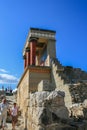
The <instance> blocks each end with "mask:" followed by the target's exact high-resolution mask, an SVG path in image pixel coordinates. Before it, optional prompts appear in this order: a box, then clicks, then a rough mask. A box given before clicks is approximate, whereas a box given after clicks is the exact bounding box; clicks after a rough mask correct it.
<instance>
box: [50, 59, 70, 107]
mask: <svg viewBox="0 0 87 130" xmlns="http://www.w3.org/2000/svg"><path fill="white" fill-rule="evenodd" d="M51 65H52V77H53V78H52V79H53V80H52V82H53V85H55V89H56V90H58V91H59V90H60V91H64V92H65V105H66V106H67V107H70V106H71V105H72V99H71V94H70V91H69V85H68V84H66V83H65V82H66V81H67V80H68V78H67V76H66V75H65V74H64V67H63V66H62V65H61V64H60V62H59V61H58V60H57V59H53V61H52V64H51Z"/></svg>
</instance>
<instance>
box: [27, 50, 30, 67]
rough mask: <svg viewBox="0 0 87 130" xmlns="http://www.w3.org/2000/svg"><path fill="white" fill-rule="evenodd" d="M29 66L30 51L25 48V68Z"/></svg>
mask: <svg viewBox="0 0 87 130" xmlns="http://www.w3.org/2000/svg"><path fill="white" fill-rule="evenodd" d="M29 65H30V49H29V48H26V66H29Z"/></svg>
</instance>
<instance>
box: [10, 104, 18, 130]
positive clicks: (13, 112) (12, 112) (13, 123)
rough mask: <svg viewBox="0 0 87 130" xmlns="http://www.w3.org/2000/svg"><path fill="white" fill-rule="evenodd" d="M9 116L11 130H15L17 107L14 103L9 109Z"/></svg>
mask: <svg viewBox="0 0 87 130" xmlns="http://www.w3.org/2000/svg"><path fill="white" fill-rule="evenodd" d="M11 116H12V130H15V125H16V123H17V120H18V107H17V105H16V103H14V104H13V107H12V108H11Z"/></svg>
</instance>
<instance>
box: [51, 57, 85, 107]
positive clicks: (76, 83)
mask: <svg viewBox="0 0 87 130" xmlns="http://www.w3.org/2000/svg"><path fill="white" fill-rule="evenodd" d="M51 65H52V77H53V81H52V82H53V84H54V86H55V89H57V90H61V91H64V92H65V104H66V106H71V105H72V104H74V103H81V102H83V101H84V100H85V99H87V83H83V82H82V81H86V79H87V73H86V72H84V71H81V69H75V68H72V67H64V66H62V64H61V63H60V62H59V61H58V60H57V59H52V62H51ZM73 79H75V80H73ZM72 81H73V82H72ZM80 82H81V83H80Z"/></svg>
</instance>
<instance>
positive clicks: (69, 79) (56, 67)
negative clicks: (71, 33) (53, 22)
mask: <svg viewBox="0 0 87 130" xmlns="http://www.w3.org/2000/svg"><path fill="white" fill-rule="evenodd" d="M55 34H56V32H55V31H52V30H43V29H37V28H30V31H29V34H28V37H27V40H26V43H25V46H24V49H23V58H24V73H23V75H22V77H21V79H20V81H19V83H18V86H17V89H18V90H17V104H18V106H19V107H20V110H21V112H22V115H23V118H24V128H25V129H27V130H57V129H58V130H63V128H66V129H67V130H68V129H69V130H75V127H73V126H71V125H69V124H66V123H65V125H64V124H63V125H60V123H59V122H61V123H62V122H63V123H64V122H65V121H66V120H68V119H69V108H70V106H72V103H73V102H74V100H75V99H77V97H75V96H76V94H75V93H74V92H73V90H72V89H71V88H74V87H75V86H74V83H77V82H86V81H87V74H86V73H85V72H82V71H80V70H79V72H80V74H79V75H78V76H76V74H75V73H76V72H77V71H78V69H76V70H75V71H74V69H73V68H72V67H69V66H67V67H64V66H62V65H61V64H60V62H59V61H58V59H57V58H56V48H55V47H56V39H55ZM74 75H75V76H74ZM80 75H82V77H81V76H80ZM70 85H72V86H74V87H70ZM79 102H80V99H79Z"/></svg>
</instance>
